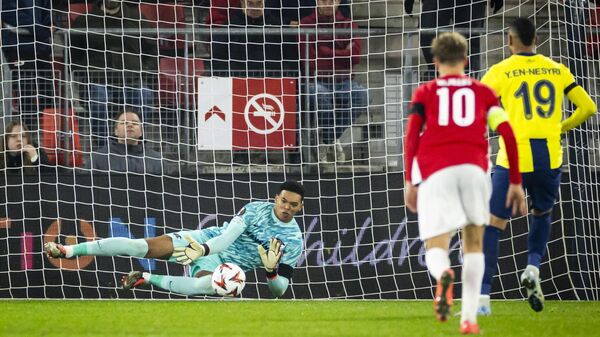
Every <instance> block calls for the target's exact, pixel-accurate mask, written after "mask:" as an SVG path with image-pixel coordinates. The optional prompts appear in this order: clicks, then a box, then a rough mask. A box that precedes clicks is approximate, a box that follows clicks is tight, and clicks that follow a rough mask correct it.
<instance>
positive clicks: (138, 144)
mask: <svg viewBox="0 0 600 337" xmlns="http://www.w3.org/2000/svg"><path fill="white" fill-rule="evenodd" d="M114 134H115V137H114V139H111V140H110V141H109V142H108V144H106V145H105V146H104V147H102V148H101V149H99V150H98V151H97V152H93V153H92V155H91V157H90V159H89V162H88V163H87V165H86V168H91V169H94V170H102V171H105V172H108V171H116V172H134V173H149V174H159V175H161V174H163V173H164V174H170V173H171V170H167V169H163V160H162V157H161V155H160V153H158V152H156V151H154V150H152V149H151V148H149V147H147V146H146V145H145V144H144V142H143V140H142V136H143V134H144V130H143V128H142V122H141V120H140V116H139V115H138V113H137V112H134V111H133V109H125V110H123V111H122V112H121V113H119V115H118V116H117V119H116V121H115V124H114Z"/></svg>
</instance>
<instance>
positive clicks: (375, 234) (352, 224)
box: [0, 173, 598, 299]
mask: <svg viewBox="0 0 600 337" xmlns="http://www.w3.org/2000/svg"><path fill="white" fill-rule="evenodd" d="M285 179H297V180H302V181H303V182H304V185H305V187H306V190H307V195H306V200H305V210H304V212H303V213H301V214H299V216H297V221H298V223H299V224H300V227H301V229H302V230H303V232H304V233H305V253H304V254H303V255H302V257H301V259H300V261H299V265H298V266H297V268H296V270H295V272H294V278H293V284H292V286H291V287H290V289H289V290H288V291H287V293H286V294H285V297H286V298H301V299H304V298H373V299H377V298H390V299H395V298H402V299H430V298H431V296H432V281H431V280H430V278H429V276H428V274H427V272H426V269H425V267H424V255H423V253H424V250H423V246H422V244H421V242H420V241H419V240H418V230H417V223H416V218H415V217H414V216H413V215H409V216H408V218H406V210H405V208H404V206H403V205H404V201H403V196H402V193H403V192H402V191H403V190H402V187H403V186H402V181H403V177H402V175H401V174H396V173H388V174H386V173H382V174H364V175H360V174H356V173H355V174H353V175H350V174H348V175H342V174H337V175H326V174H320V175H318V176H306V175H304V176H302V177H300V176H293V175H285V176H284V175H282V174H271V173H261V174H245V175H244V174H240V175H231V174H229V175H206V176H197V177H177V178H175V177H173V178H171V177H144V176H140V175H119V174H114V175H110V176H108V175H90V174H76V175H68V174H60V175H56V174H54V175H45V176H42V177H41V180H40V177H38V176H35V177H28V176H25V177H22V176H19V175H14V176H4V177H1V178H0V180H2V184H1V185H0V186H1V187H0V217H2V218H10V222H9V221H4V222H3V224H1V223H0V298H180V296H178V295H173V294H169V293H168V292H165V291H162V290H158V289H157V290H150V288H148V289H143V290H136V291H135V292H124V291H122V290H119V289H118V285H119V283H118V280H119V279H120V277H121V275H122V274H123V273H126V272H128V271H131V270H149V269H152V272H153V273H159V274H171V275H183V273H184V270H183V268H182V267H181V266H179V265H177V264H171V263H166V262H162V261H156V260H147V259H135V258H134V259H132V258H125V257H98V258H95V259H94V258H87V259H86V258H80V259H78V260H69V261H68V263H70V265H68V266H67V267H69V268H74V269H66V268H58V267H57V266H59V265H58V263H60V261H59V260H53V261H52V262H50V261H49V260H48V259H47V258H46V257H45V256H44V255H43V254H42V253H41V251H42V246H43V243H44V240H53V239H54V237H52V236H49V235H45V234H47V233H48V230H49V228H50V227H51V225H52V224H53V223H55V224H54V227H53V228H54V229H57V228H60V229H59V231H58V237H57V241H59V242H61V243H73V242H74V241H77V242H83V241H85V240H87V238H86V236H88V235H87V234H86V233H89V229H90V228H91V227H93V230H94V233H95V237H96V238H105V237H111V236H129V237H132V238H142V237H144V236H158V235H162V234H164V233H168V232H173V231H177V230H181V229H196V228H198V227H199V226H213V225H215V224H217V223H222V222H224V221H227V220H229V219H230V218H231V217H232V215H233V214H235V213H236V210H237V209H239V208H241V207H242V206H243V205H244V204H245V203H247V202H248V201H250V200H265V199H270V198H272V197H273V196H274V195H275V194H276V192H277V188H278V185H279V183H280V182H282V181H283V180H285ZM563 179H565V181H568V176H567V175H565V176H564V177H563ZM569 190H570V189H569V185H567V184H565V185H563V188H562V190H561V200H562V201H561V202H560V203H559V204H558V205H557V207H555V214H554V219H563V220H555V221H554V225H553V231H552V239H551V241H550V244H549V255H548V256H547V257H546V259H545V260H544V263H543V265H542V270H541V275H542V277H543V279H544V281H543V283H542V286H543V288H544V292H545V293H546V294H547V295H548V297H549V298H560V299H578V298H580V299H591V298H597V297H598V287H597V286H594V284H597V283H598V272H597V271H596V272H593V270H594V268H595V269H597V268H598V264H595V263H594V258H593V256H594V255H593V254H591V252H593V251H596V252H597V242H596V241H597V240H596V238H595V237H593V236H592V237H589V236H588V235H585V233H586V228H587V226H590V225H592V226H593V224H592V223H589V224H588V223H585V222H584V221H575V218H576V217H575V216H574V215H573V212H572V207H571V203H572V202H571V201H570V193H569ZM57 219H60V221H59V222H56V220H57ZM80 221H85V222H86V223H88V224H90V225H91V227H90V226H89V225H88V226H85V223H83V222H82V225H80ZM590 221H592V222H593V220H590ZM84 227H85V228H84ZM86 229H87V230H88V231H86ZM24 233H27V234H24ZM526 233H527V221H526V219H525V218H523V217H522V218H519V219H517V220H515V221H513V222H512V224H511V226H510V227H509V229H508V230H507V231H506V232H505V235H504V239H503V240H502V241H501V256H502V258H501V259H500V273H499V274H500V275H501V277H497V278H496V279H495V282H494V288H493V289H494V295H493V296H494V297H496V298H522V296H523V294H522V293H521V291H520V288H519V285H518V277H519V273H520V271H521V270H522V269H523V268H524V267H525V265H526V262H527V256H526V254H527V248H526V245H527V235H526ZM511 236H512V239H509V237H511ZM26 237H29V238H30V241H29V242H30V243H31V244H27V240H26V239H25V238H26ZM594 244H596V246H594ZM453 247H454V249H453V250H452V253H451V258H452V265H453V266H455V267H458V266H459V264H460V254H459V250H458V248H459V246H458V242H457V241H456V238H455V240H454V241H453ZM594 247H596V248H594ZM25 248H27V249H25ZM23 251H25V253H23ZM64 266H65V265H63V267H64ZM590 269H591V270H592V272H590ZM457 275H459V280H460V272H457ZM247 276H248V283H247V285H246V288H245V289H244V292H243V297H248V298H255V297H260V298H271V297H272V296H271V295H270V293H269V291H268V289H267V287H266V284H265V282H264V272H263V271H262V270H258V271H257V272H256V273H248V275H247ZM257 279H258V280H259V282H257V281H256V280H257ZM455 292H456V294H459V293H460V284H458V286H457V287H456V290H455Z"/></svg>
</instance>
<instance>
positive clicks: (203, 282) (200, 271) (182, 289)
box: [123, 254, 223, 296]
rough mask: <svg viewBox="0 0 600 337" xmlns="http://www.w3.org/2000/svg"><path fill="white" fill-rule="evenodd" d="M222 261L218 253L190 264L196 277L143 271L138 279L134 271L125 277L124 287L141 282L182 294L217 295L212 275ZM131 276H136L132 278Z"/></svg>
mask: <svg viewBox="0 0 600 337" xmlns="http://www.w3.org/2000/svg"><path fill="white" fill-rule="evenodd" d="M222 263H223V261H222V260H221V258H220V257H219V255H218V254H215V255H209V256H204V257H202V258H199V259H198V260H196V261H194V262H193V263H192V264H191V265H190V274H191V275H194V276H195V277H183V276H166V275H152V274H150V273H141V278H140V279H137V277H136V276H135V274H136V272H132V273H129V275H127V276H125V277H123V288H124V289H130V288H132V287H137V286H139V285H141V284H151V285H153V286H155V287H159V288H162V289H165V290H169V291H171V292H174V293H177V294H181V295H188V296H194V295H215V291H214V290H213V288H212V286H211V277H212V273H213V271H214V270H215V269H216V268H217V266H219V265H220V264H222ZM137 274H139V272H138V273H137ZM129 276H134V277H133V278H131V277H129ZM140 280H141V281H140ZM130 285H133V286H130Z"/></svg>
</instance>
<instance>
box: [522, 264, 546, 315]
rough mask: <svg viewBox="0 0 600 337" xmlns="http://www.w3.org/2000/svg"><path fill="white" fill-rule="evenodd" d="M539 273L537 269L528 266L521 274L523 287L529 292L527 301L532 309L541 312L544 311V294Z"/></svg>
mask: <svg viewBox="0 0 600 337" xmlns="http://www.w3.org/2000/svg"><path fill="white" fill-rule="evenodd" d="M538 273H539V272H537V273H536V270H535V267H533V266H527V268H525V271H523V274H521V286H523V287H524V288H525V290H526V291H527V300H528V301H529V306H530V307H531V309H533V311H537V312H540V311H542V310H544V293H542V287H541V286H540V278H539V276H538Z"/></svg>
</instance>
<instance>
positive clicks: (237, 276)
mask: <svg viewBox="0 0 600 337" xmlns="http://www.w3.org/2000/svg"><path fill="white" fill-rule="evenodd" d="M211 285H212V287H213V289H214V290H215V292H216V293H217V294H219V295H221V296H232V297H233V296H237V295H239V294H240V293H241V292H242V289H244V286H245V285H246V274H245V273H244V271H243V270H242V268H240V267H239V266H238V265H236V264H233V263H223V264H222V265H220V266H218V267H217V268H216V269H215V271H214V272H213V274H212V281H211Z"/></svg>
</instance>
